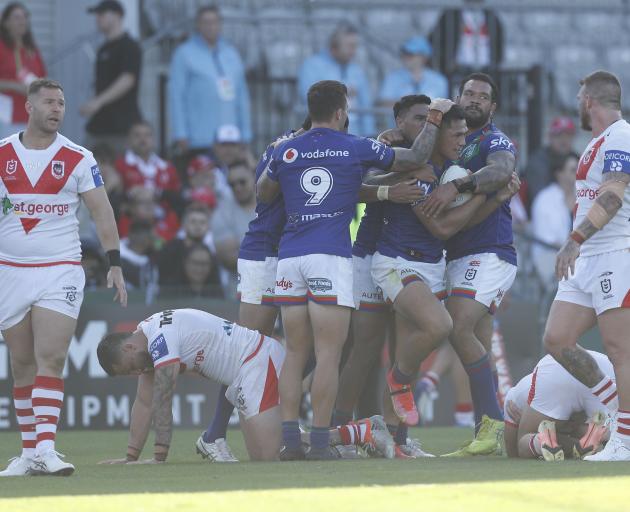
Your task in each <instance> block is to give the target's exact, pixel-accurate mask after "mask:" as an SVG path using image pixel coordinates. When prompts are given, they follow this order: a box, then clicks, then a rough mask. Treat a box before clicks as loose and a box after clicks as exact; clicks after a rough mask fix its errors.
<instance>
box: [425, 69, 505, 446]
mask: <svg viewBox="0 0 630 512" xmlns="http://www.w3.org/2000/svg"><path fill="white" fill-rule="evenodd" d="M497 95H498V90H497V86H496V84H495V83H494V81H493V80H492V78H491V77H489V76H488V75H486V74H483V73H473V74H472V75H469V76H468V77H466V78H465V79H464V80H463V81H462V83H461V85H460V90H459V98H458V104H459V105H460V106H461V107H462V108H463V109H464V112H465V113H466V122H467V124H468V133H467V134H466V146H465V148H464V149H463V151H462V154H461V157H460V159H459V161H458V164H459V165H461V166H462V167H465V168H467V169H468V170H470V171H472V174H471V175H469V176H468V177H465V178H459V179H457V180H455V181H453V182H450V183H446V184H444V185H441V186H440V187H438V189H437V190H436V191H435V192H434V193H433V194H432V196H431V197H430V198H428V199H427V201H425V203H424V205H423V207H422V209H423V212H424V213H425V214H426V215H428V216H434V215H436V214H439V212H440V211H441V210H443V209H444V208H445V207H446V205H448V204H449V203H450V202H451V201H452V200H453V199H454V198H455V197H456V196H457V194H458V193H462V192H473V193H475V194H490V195H491V194H492V193H493V192H495V191H497V190H499V189H501V188H502V187H504V186H505V185H506V184H507V183H509V181H510V179H511V176H512V173H513V172H514V169H515V166H516V149H515V147H514V144H513V143H512V141H511V140H510V139H509V138H508V137H507V136H506V135H505V134H504V133H503V132H502V131H501V130H499V128H497V127H496V126H495V124H494V123H493V122H492V116H493V114H494V112H495V110H496V108H497ZM446 251H447V254H446V258H447V261H448V265H447V270H446V272H447V280H448V286H449V298H448V302H447V309H448V311H449V313H450V315H451V318H452V319H453V332H452V334H451V337H450V341H451V344H452V345H453V348H454V349H455V351H456V352H457V354H458V356H459V358H460V359H461V361H462V363H463V364H464V368H465V369H466V372H467V373H468V376H469V380H470V390H471V394H472V399H473V406H474V409H475V423H476V425H477V428H476V436H475V439H474V440H473V442H472V443H471V444H469V445H467V446H465V447H464V448H462V449H461V450H458V451H457V452H455V453H454V454H453V455H461V456H465V455H488V454H493V453H498V452H500V450H501V444H502V436H503V414H502V411H501V408H500V407H499V403H498V401H497V397H496V382H495V377H494V376H493V372H492V367H491V361H490V355H489V353H490V347H491V343H492V315H493V314H494V312H495V310H496V309H497V308H498V307H499V305H500V303H501V300H502V299H503V297H504V296H505V294H506V293H507V291H508V290H509V289H510V287H511V286H512V283H513V282H514V278H515V277H516V251H515V249H514V246H513V239H512V216H511V213H510V206H509V202H508V201H506V202H505V203H504V204H503V205H502V206H501V208H499V209H497V210H496V211H495V212H493V213H492V214H490V215H489V216H488V217H487V218H486V219H485V220H483V221H482V222H480V223H479V224H478V225H476V226H474V227H473V228H471V229H468V230H466V231H462V232H461V233H459V234H457V235H456V236H454V237H453V238H451V239H450V240H448V242H447V243H446ZM495 375H496V374H495Z"/></svg>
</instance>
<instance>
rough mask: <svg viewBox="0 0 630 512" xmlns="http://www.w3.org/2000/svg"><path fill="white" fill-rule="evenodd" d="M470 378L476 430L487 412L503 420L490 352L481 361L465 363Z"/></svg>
mask: <svg viewBox="0 0 630 512" xmlns="http://www.w3.org/2000/svg"><path fill="white" fill-rule="evenodd" d="M464 368H465V369H466V373H467V374H468V379H469V380H470V394H471V395H472V400H473V407H474V408H475V425H476V427H475V431H476V430H477V428H478V425H479V424H480V423H481V418H482V416H483V415H484V414H485V415H487V416H488V417H490V418H492V419H495V420H503V413H502V412H501V409H499V403H498V402H497V394H496V391H495V389H494V382H493V381H492V370H491V369H490V358H489V357H488V354H486V355H485V356H483V357H482V358H481V359H479V361H476V362H474V363H472V364H466V365H464Z"/></svg>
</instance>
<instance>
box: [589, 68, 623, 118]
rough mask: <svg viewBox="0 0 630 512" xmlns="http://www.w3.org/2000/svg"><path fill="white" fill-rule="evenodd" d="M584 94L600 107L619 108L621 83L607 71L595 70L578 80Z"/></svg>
mask: <svg viewBox="0 0 630 512" xmlns="http://www.w3.org/2000/svg"><path fill="white" fill-rule="evenodd" d="M580 85H581V86H583V87H584V94H586V95H587V96H589V97H590V98H591V99H593V100H595V101H597V103H599V104H600V105H601V106H602V107H604V108H608V109H611V110H621V83H620V82H619V79H618V78H617V77H616V76H615V75H614V74H612V73H609V72H608V71H601V70H600V71H595V72H594V73H591V74H590V75H588V76H586V77H584V78H583V79H582V80H580Z"/></svg>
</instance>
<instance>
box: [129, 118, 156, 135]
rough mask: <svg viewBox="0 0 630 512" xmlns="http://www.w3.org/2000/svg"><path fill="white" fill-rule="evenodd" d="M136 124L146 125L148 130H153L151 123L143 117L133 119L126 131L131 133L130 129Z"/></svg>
mask: <svg viewBox="0 0 630 512" xmlns="http://www.w3.org/2000/svg"><path fill="white" fill-rule="evenodd" d="M136 126H146V127H147V128H148V129H149V130H151V131H152V132H153V131H154V130H153V126H152V125H151V123H149V121H146V120H144V119H138V120H137V121H134V122H133V123H131V126H129V130H127V133H128V134H129V133H131V130H133V129H134V128H135V127H136Z"/></svg>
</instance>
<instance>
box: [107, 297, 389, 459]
mask: <svg viewBox="0 0 630 512" xmlns="http://www.w3.org/2000/svg"><path fill="white" fill-rule="evenodd" d="M97 355H98V360H99V363H100V364H101V366H102V367H103V369H104V370H105V371H106V372H107V373H108V374H109V375H138V388H137V392H136V399H135V401H134V404H133V407H132V409H131V422H130V428H129V442H128V446H127V455H126V457H125V458H122V459H113V460H107V461H103V463H108V464H123V463H130V462H137V463H142V464H155V463H159V462H164V461H165V460H166V458H167V456H168V451H169V447H170V443H171V436H172V431H173V413H172V403H173V393H174V391H175V386H176V384H177V378H178V376H179V374H180V373H183V372H186V371H190V372H194V373H197V374H199V375H201V376H203V377H206V378H208V379H212V380H215V381H217V382H219V383H220V384H223V385H224V386H227V391H226V393H225V396H226V398H227V399H228V400H229V401H230V402H231V403H232V404H233V405H234V406H235V407H236V408H237V409H238V412H239V415H240V418H241V430H242V432H243V437H244V438H245V446H246V447H247V451H248V453H249V456H250V458H251V459H252V460H274V459H276V458H277V456H278V451H279V448H280V440H281V429H280V423H281V422H280V408H279V407H278V404H279V395H278V375H279V374H280V371H281V369H282V364H283V363H284V356H285V350H284V347H283V346H282V345H281V344H280V342H279V341H277V340H275V339H273V338H270V337H268V336H265V335H263V334H260V333H259V332H258V331H253V330H251V329H247V328H245V327H242V326H240V325H238V324H235V323H233V322H230V321H228V320H225V319H223V318H219V317H217V316H214V315H212V314H210V313H206V312H204V311H199V310H196V309H176V310H166V311H162V312H160V313H156V314H154V315H152V316H150V317H149V318H147V319H146V320H144V321H142V322H140V324H138V328H137V329H136V330H135V331H134V332H123V333H111V334H107V335H106V336H105V337H104V338H103V339H102V340H101V342H100V343H99V346H98V349H97ZM152 420H153V421H152ZM152 422H153V427H154V429H155V443H154V452H153V457H152V458H150V459H145V460H143V461H138V458H139V456H140V453H141V452H142V449H143V447H144V444H145V442H146V439H147V436H148V434H149V430H150V428H151V423H152ZM372 424H373V422H372V421H371V420H362V421H361V422H358V423H356V424H354V425H348V426H342V427H339V428H338V429H333V430H332V432H330V439H331V442H332V444H371V445H372V446H374V447H376V448H377V449H380V450H381V451H382V452H383V453H384V454H385V455H386V456H389V457H390V458H391V457H393V452H394V445H393V442H391V440H390V439H388V436H387V434H386V432H385V430H384V429H382V431H381V432H376V431H375V430H374V429H373V428H372Z"/></svg>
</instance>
